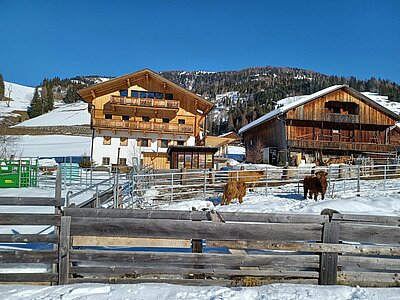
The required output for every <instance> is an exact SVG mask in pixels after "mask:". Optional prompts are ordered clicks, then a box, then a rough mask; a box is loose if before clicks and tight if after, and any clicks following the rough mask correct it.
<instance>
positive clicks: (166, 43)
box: [0, 0, 400, 85]
mask: <svg viewBox="0 0 400 300" xmlns="http://www.w3.org/2000/svg"><path fill="white" fill-rule="evenodd" d="M0 38H1V43H0V73H2V74H3V76H4V78H5V79H6V80H8V81H13V82H17V83H21V84H27V85H36V84H39V83H40V82H41V81H42V79H43V78H44V77H47V78H51V77H54V76H59V77H62V78H64V77H72V76H76V75H95V74H97V75H110V76H119V75H123V74H127V73H131V72H134V71H137V70H140V69H143V68H150V69H153V70H155V71H163V70H207V71H223V70H239V69H243V68H247V67H252V66H267V65H269V66H288V67H298V68H305V69H310V70H314V71H317V72H321V73H324V74H330V75H339V76H350V75H353V76H356V77H358V78H361V79H364V78H369V77H371V76H374V77H381V78H385V79H390V80H393V81H396V82H397V83H400V1H399V0H392V1H391V0H386V1H385V0H381V1H370V0H364V1H352V0H347V1H342V0H337V1H324V0H321V1H311V0H310V1H307V0H303V1H300V0H299V1H295V0H293V1H287V0H280V1H267V0H265V1H251V0H248V1H243V0H242V1H236V0H230V1H222V0H221V1H218V0H211V1H208V0H201V1H200V0H199V1H190V0H186V1H174V0H168V1H157V0H152V1H144V0H142V1H132V0H131V1H122V0H113V1H110V0H106V1H85V0H81V1H75V0H68V1H65V0H64V1H59V0H54V1H50V0H48V1H42V0H37V1H22V0H21V1H20V0H12V1H11V0H0Z"/></svg>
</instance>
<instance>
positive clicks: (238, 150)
mask: <svg viewBox="0 0 400 300" xmlns="http://www.w3.org/2000/svg"><path fill="white" fill-rule="evenodd" d="M228 153H229V154H242V155H245V154H246V149H245V148H244V147H241V146H230V145H228Z"/></svg>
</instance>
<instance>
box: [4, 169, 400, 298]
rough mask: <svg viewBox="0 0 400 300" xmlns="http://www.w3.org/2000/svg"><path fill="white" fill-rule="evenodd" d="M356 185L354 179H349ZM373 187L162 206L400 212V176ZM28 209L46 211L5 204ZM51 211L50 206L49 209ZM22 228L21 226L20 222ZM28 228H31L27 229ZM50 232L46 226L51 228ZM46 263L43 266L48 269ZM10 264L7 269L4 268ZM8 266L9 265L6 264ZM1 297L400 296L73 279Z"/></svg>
mask: <svg viewBox="0 0 400 300" xmlns="http://www.w3.org/2000/svg"><path fill="white" fill-rule="evenodd" d="M243 166H245V167H246V169H250V168H253V169H254V168H255V169H257V168H260V167H264V168H265V165H243ZM348 184H350V183H348ZM365 184H367V185H368V186H370V187H371V189H365V190H362V191H361V192H359V193H357V192H355V191H351V190H347V191H344V192H340V191H339V190H338V191H337V192H336V193H335V194H334V195H333V196H332V195H329V194H328V195H327V197H326V199H325V200H319V201H317V202H315V201H314V200H309V199H307V200H304V199H302V196H301V195H299V194H297V193H296V192H293V190H296V187H297V185H296V184H288V185H286V186H278V187H271V190H269V193H268V194H267V195H265V193H264V188H260V187H259V188H255V191H254V192H248V193H247V195H246V196H245V198H244V202H243V204H238V203H237V202H235V201H234V202H233V203H232V204H230V205H226V206H220V205H218V204H214V203H213V202H212V201H208V200H204V198H203V197H201V196H199V197H198V199H196V198H193V199H189V200H185V201H182V202H179V203H172V204H168V203H167V204H166V205H164V206H162V207H159V209H172V210H174V209H177V210H193V209H194V210H202V209H207V210H218V211H231V212H257V213H260V212H272V213H287V212H290V213H310V214H320V212H321V210H323V209H324V208H331V209H335V210H338V211H340V212H342V213H360V214H373V215H395V216H400V201H399V198H400V195H399V193H398V187H399V186H400V180H399V179H393V180H388V181H387V183H386V184H387V187H392V188H394V189H392V190H383V189H382V181H378V180H370V181H366V183H365ZM147 192H148V195H155V193H154V189H149V190H148V191H147ZM7 195H13V196H21V197H23V196H32V195H35V196H52V195H54V190H51V189H48V190H46V189H43V188H27V189H0V196H7ZM15 209H18V210H21V209H22V210H25V211H29V212H31V213H32V212H36V213H43V212H44V211H43V210H44V209H50V210H51V208H43V207H0V210H1V211H2V212H11V210H15ZM47 212H50V211H47ZM20 227H21V226H20ZM26 227H28V228H26ZM50 229H51V228H44V227H43V226H25V228H17V226H12V227H10V226H1V227H0V234H1V233H3V234H4V233H6V234H10V233H13V232H15V231H18V232H20V233H35V232H39V231H42V230H50ZM45 232H46V231H45ZM42 268H43V270H42ZM3 269H4V268H3ZM4 270H5V269H4ZM24 270H26V272H33V271H35V272H40V271H45V266H43V267H41V266H38V265H36V266H35V268H32V267H30V266H29V265H26V268H25V269H24ZM0 295H1V297H0V298H1V299H4V300H6V299H10V300H11V299H12V300H19V299H95V300H102V299H158V300H161V299H279V300H281V299H300V300H301V299H307V300H314V299H315V300H316V299H354V300H356V299H387V300H388V299H399V296H400V291H399V289H398V288H361V287H348V286H318V285H307V284H269V285H264V286H260V287H220V286H180V285H171V284H155V283H146V284H115V285H112V284H71V285H65V286H52V287H50V286H39V285H32V286H29V285H0Z"/></svg>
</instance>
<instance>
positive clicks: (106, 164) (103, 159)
mask: <svg viewBox="0 0 400 300" xmlns="http://www.w3.org/2000/svg"><path fill="white" fill-rule="evenodd" d="M104 161H108V163H104ZM110 162H111V160H110V157H108V156H103V157H102V158H101V165H102V166H109V165H110Z"/></svg>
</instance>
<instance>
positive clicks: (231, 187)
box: [221, 181, 246, 205]
mask: <svg viewBox="0 0 400 300" xmlns="http://www.w3.org/2000/svg"><path fill="white" fill-rule="evenodd" d="M245 195H246V183H244V182H240V181H230V182H228V183H227V184H226V186H225V188H224V194H223V195H222V200H221V205H225V204H226V205H228V204H229V203H231V201H232V199H235V198H238V200H239V203H242V202H243V197H244V196H245Z"/></svg>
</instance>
